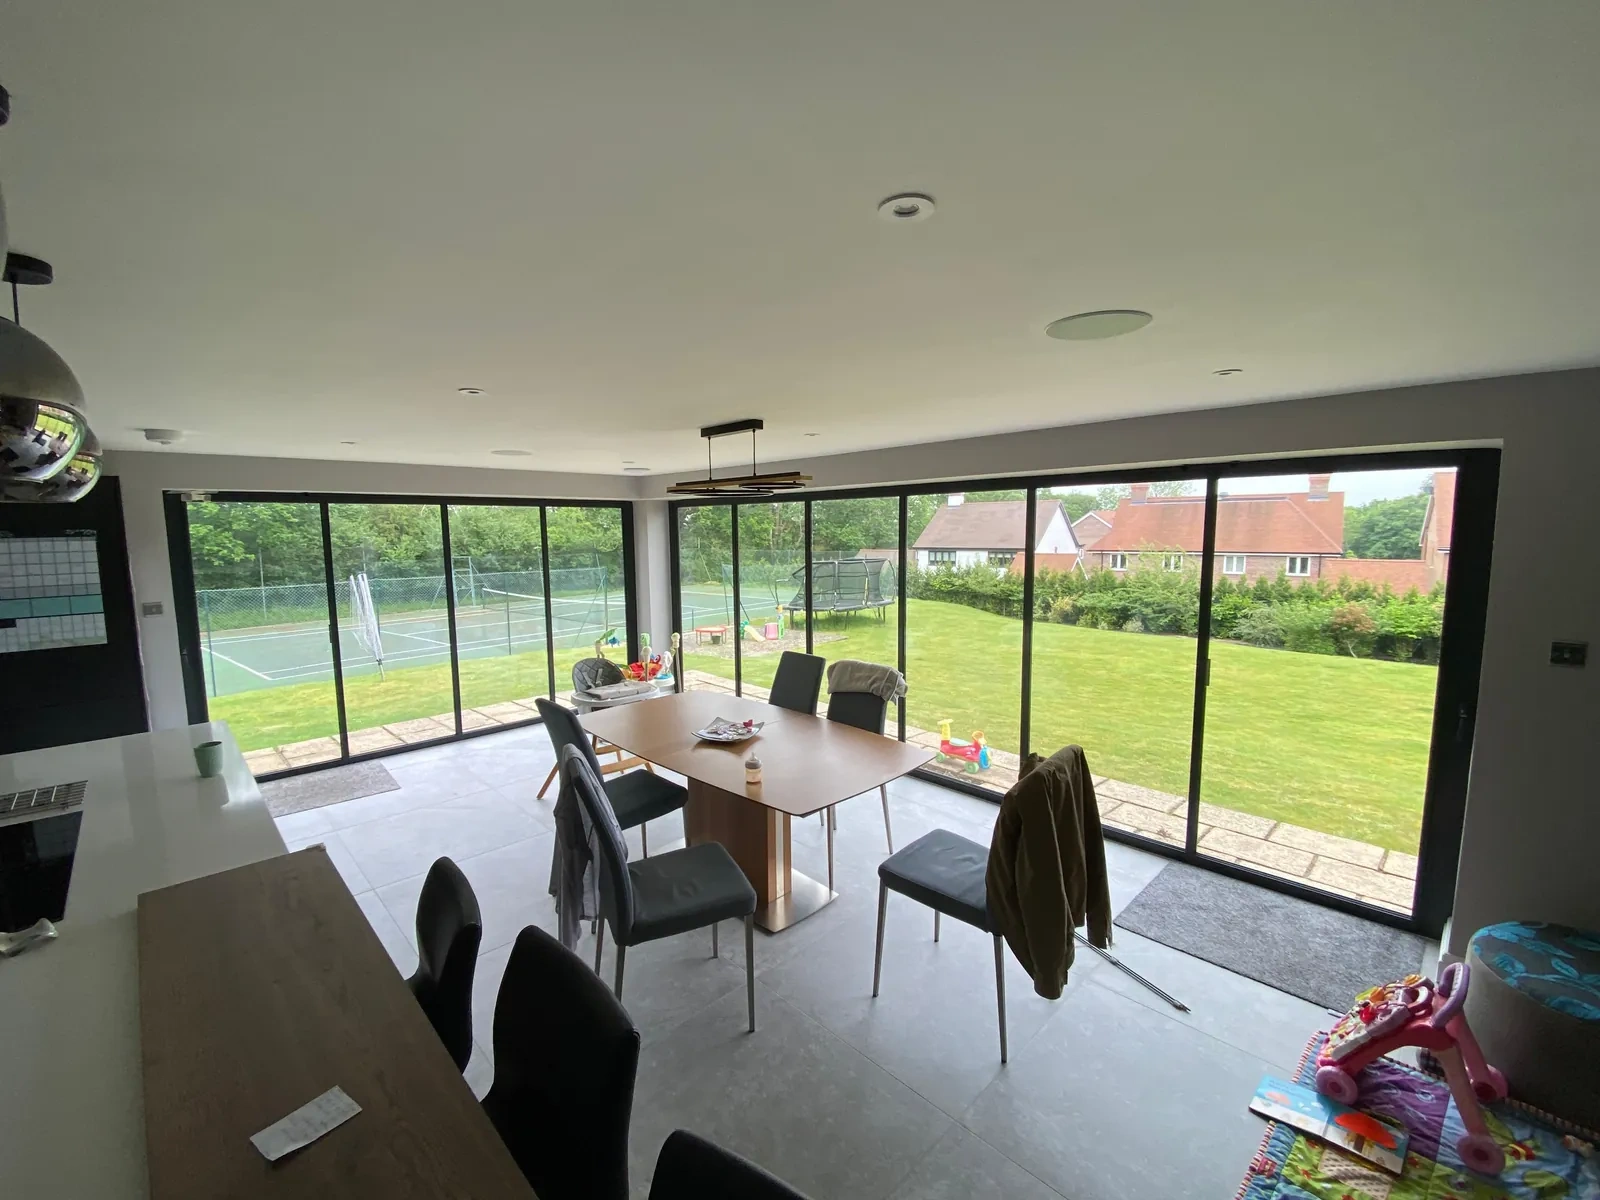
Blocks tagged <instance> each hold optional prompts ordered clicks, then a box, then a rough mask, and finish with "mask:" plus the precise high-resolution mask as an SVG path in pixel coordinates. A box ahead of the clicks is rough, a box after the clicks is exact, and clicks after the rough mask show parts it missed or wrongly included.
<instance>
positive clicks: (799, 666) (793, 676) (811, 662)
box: [767, 650, 828, 717]
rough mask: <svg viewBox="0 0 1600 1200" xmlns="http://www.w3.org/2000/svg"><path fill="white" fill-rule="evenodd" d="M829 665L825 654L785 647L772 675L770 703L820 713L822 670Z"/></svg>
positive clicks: (768, 699)
mask: <svg viewBox="0 0 1600 1200" xmlns="http://www.w3.org/2000/svg"><path fill="white" fill-rule="evenodd" d="M827 665H828V663H827V660H826V659H824V658H823V657H822V656H821V655H818V654H801V653H800V652H799V651H798V650H785V651H784V652H783V655H782V656H781V657H780V658H779V659H778V670H777V673H776V674H775V675H773V677H772V691H771V692H770V693H768V695H767V703H768V704H775V705H777V706H778V707H779V708H787V709H789V710H790V711H792V712H802V713H807V714H808V715H810V716H813V717H814V716H816V715H817V697H818V696H820V695H822V672H823V670H824V669H825V668H826V667H827Z"/></svg>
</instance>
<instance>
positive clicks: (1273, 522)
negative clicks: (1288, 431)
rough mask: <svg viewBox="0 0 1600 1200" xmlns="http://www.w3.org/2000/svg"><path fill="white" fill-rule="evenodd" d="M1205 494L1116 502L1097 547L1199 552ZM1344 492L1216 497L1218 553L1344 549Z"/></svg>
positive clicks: (1307, 551)
mask: <svg viewBox="0 0 1600 1200" xmlns="http://www.w3.org/2000/svg"><path fill="white" fill-rule="evenodd" d="M1205 515H1206V503H1205V499H1204V498H1203V497H1200V496H1152V497H1150V498H1149V499H1148V500H1146V501H1145V502H1144V503H1142V504H1135V503H1134V502H1133V501H1132V500H1131V499H1125V500H1123V501H1122V502H1121V503H1119V504H1118V505H1117V511H1116V515H1115V516H1114V517H1113V519H1112V522H1111V532H1110V533H1108V534H1106V535H1105V536H1104V537H1103V538H1101V539H1100V540H1099V541H1098V542H1096V543H1095V544H1094V548H1095V550H1096V551H1102V550H1143V549H1145V548H1146V547H1149V548H1153V549H1159V550H1173V549H1176V550H1186V551H1188V552H1189V553H1191V554H1199V553H1200V551H1201V548H1202V543H1203V542H1204V534H1205ZM1343 552H1344V493H1343V492H1329V493H1328V498H1327V499H1326V500H1313V499H1311V498H1310V497H1309V496H1307V495H1306V494H1304V493H1294V494H1290V495H1279V496H1224V497H1222V498H1221V499H1219V500H1218V501H1217V553H1218V554H1342V553H1343Z"/></svg>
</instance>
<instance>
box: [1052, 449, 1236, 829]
mask: <svg viewBox="0 0 1600 1200" xmlns="http://www.w3.org/2000/svg"><path fill="white" fill-rule="evenodd" d="M1039 505H1040V511H1041V513H1047V514H1048V519H1049V520H1050V522H1051V523H1052V524H1053V525H1056V526H1058V527H1059V526H1060V525H1062V524H1064V525H1066V526H1067V527H1068V529H1069V532H1068V533H1067V534H1066V536H1064V537H1058V538H1057V539H1056V541H1055V542H1053V543H1052V546H1051V548H1050V549H1048V550H1047V549H1040V550H1038V551H1037V552H1036V553H1035V554H1034V556H1033V613H1034V621H1033V630H1032V640H1033V659H1032V671H1031V672H1030V679H1029V685H1030V686H1029V700H1030V708H1029V717H1030V720H1029V733H1030V746H1031V748H1032V749H1034V750H1037V751H1038V752H1039V753H1040V754H1044V755H1049V754H1053V753H1054V752H1055V751H1057V750H1059V749H1060V748H1061V747H1062V746H1066V745H1070V744H1073V743H1076V744H1078V745H1080V746H1082V747H1083V748H1084V752H1085V754H1086V755H1087V757H1088V760H1089V765H1090V769H1091V770H1092V771H1093V772H1094V773H1095V775H1097V776H1103V777H1104V779H1103V782H1097V783H1096V784H1095V794H1096V796H1097V797H1098V798H1099V801H1100V815H1101V817H1102V818H1103V820H1104V821H1105V822H1106V824H1108V825H1110V826H1112V827H1114V828H1117V829H1125V830H1128V831H1130V832H1133V833H1138V834H1142V835H1144V836H1145V837H1150V838H1154V839H1156V840H1158V841H1161V842H1165V843H1166V844H1168V845H1170V846H1178V847H1182V846H1184V845H1186V837H1187V831H1188V806H1189V805H1188V794H1189V771H1190V761H1191V758H1190V752H1191V750H1192V741H1193V731H1194V705H1195V688H1194V678H1195V662H1196V645H1197V636H1198V632H1199V622H1200V570H1201V559H1202V551H1203V549H1204V529H1205V511H1206V496H1205V485H1204V483H1202V482H1200V481H1197V480H1182V479H1171V480H1154V481H1151V482H1148V483H1139V484H1136V485H1128V484H1115V483H1104V482H1101V481H1098V480H1087V481H1085V482H1083V483H1075V484H1073V485H1072V486H1070V487H1058V488H1046V489H1041V491H1040V493H1039Z"/></svg>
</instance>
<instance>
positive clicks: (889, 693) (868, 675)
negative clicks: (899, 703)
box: [828, 658, 906, 703]
mask: <svg viewBox="0 0 1600 1200" xmlns="http://www.w3.org/2000/svg"><path fill="white" fill-rule="evenodd" d="M828 690H829V691H830V692H867V693H868V694H870V695H873V696H877V697H879V698H880V699H883V700H887V701H889V702H890V703H893V702H894V701H895V700H897V699H899V698H900V697H901V696H904V695H905V694H906V677H905V676H904V675H902V674H900V672H899V671H896V670H895V669H894V668H893V667H885V666H880V665H879V664H878V663H869V662H862V661H861V660H860V659H858V658H841V659H839V660H838V661H837V662H833V663H830V664H829V665H828Z"/></svg>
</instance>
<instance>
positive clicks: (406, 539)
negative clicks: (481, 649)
mask: <svg viewBox="0 0 1600 1200" xmlns="http://www.w3.org/2000/svg"><path fill="white" fill-rule="evenodd" d="M328 520H329V526H330V529H331V532H332V534H333V577H334V591H335V597H336V599H337V603H338V619H339V657H340V662H341V663H342V665H343V673H344V705H345V720H346V724H347V725H348V727H349V730H350V753H351V754H363V753H366V752H368V751H372V750H384V749H389V748H392V747H394V746H399V745H402V744H405V745H409V744H411V743H414V742H427V741H432V740H434V739H436V738H441V737H447V736H450V735H452V734H454V733H455V731H456V721H455V698H454V694H453V692H452V689H451V678H450V624H449V615H448V614H449V600H448V598H447V596H446V593H445V578H444V537H443V532H442V528H441V525H440V520H439V506H438V505H437V504H330V505H329V506H328Z"/></svg>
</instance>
